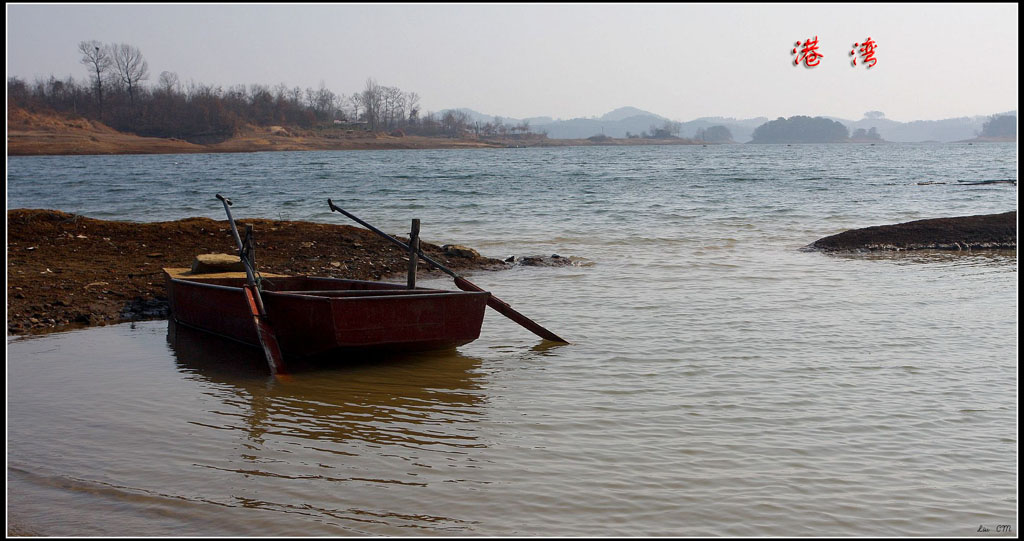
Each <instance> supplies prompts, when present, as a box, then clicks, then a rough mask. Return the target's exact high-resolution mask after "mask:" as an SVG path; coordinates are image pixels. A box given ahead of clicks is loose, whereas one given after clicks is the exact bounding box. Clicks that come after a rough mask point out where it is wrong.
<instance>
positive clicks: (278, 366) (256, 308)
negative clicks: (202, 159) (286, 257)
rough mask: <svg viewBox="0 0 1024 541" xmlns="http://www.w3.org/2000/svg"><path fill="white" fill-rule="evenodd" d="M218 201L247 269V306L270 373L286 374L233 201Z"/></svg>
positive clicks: (223, 199) (219, 196)
mask: <svg viewBox="0 0 1024 541" xmlns="http://www.w3.org/2000/svg"><path fill="white" fill-rule="evenodd" d="M217 199H220V202H221V203H224V212H227V213H228V224H229V225H231V234H232V235H233V236H234V237H235V244H237V245H238V258H239V259H241V260H242V265H243V266H244V267H245V281H246V284H245V285H244V286H242V289H243V290H244V291H245V300H246V304H248V306H249V313H250V314H252V321H253V325H255V327H256V335H257V336H259V339H260V345H261V346H263V354H264V355H265V356H266V357H267V365H268V366H270V373H271V374H272V375H277V374H279V373H285V372H286V370H285V366H284V359H283V357H282V355H281V347H280V346H279V345H278V344H277V336H276V335H275V334H274V329H273V328H272V327H271V326H270V321H268V319H267V309H266V308H264V306H263V297H261V296H260V290H259V287H257V285H256V276H255V271H253V269H252V264H251V263H250V262H249V259H248V258H247V257H245V247H244V246H243V245H242V238H241V237H239V236H238V229H237V228H236V227H235V219H234V218H232V217H231V200H230V199H227V198H226V197H224V196H222V195H221V194H217Z"/></svg>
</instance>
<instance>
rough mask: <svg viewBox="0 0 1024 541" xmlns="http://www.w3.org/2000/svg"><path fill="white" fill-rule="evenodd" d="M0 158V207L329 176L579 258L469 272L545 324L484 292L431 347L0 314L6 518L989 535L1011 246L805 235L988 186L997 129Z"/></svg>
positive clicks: (997, 512)
mask: <svg viewBox="0 0 1024 541" xmlns="http://www.w3.org/2000/svg"><path fill="white" fill-rule="evenodd" d="M8 168H9V169H8V184H7V196H8V208H9V209H10V208H54V209H59V210H63V211H67V212H74V213H80V214H84V215H87V216H90V217H95V218H103V219H120V220H125V219H127V220H135V221H163V220H176V219H180V218H185V217H190V216H209V217H212V218H216V219H224V215H223V208H222V207H221V206H220V205H219V202H218V201H216V200H215V199H214V197H213V196H214V194H215V193H218V192H219V193H222V194H225V195H227V196H229V197H231V198H233V199H234V201H235V206H234V207H233V212H234V213H235V216H236V217H237V218H244V217H266V218H282V219H295V220H310V221H322V222H329V223H349V222H346V221H345V218H344V217H343V216H341V215H339V214H332V213H331V212H330V211H329V209H328V207H327V204H326V200H327V198H328V197H330V198H333V199H334V200H335V202H336V203H337V204H339V205H340V206H341V207H343V208H345V209H346V210H349V211H351V212H353V213H354V214H356V215H357V216H360V217H361V218H363V219H364V220H367V221H368V222H370V223H373V224H375V225H377V226H378V227H380V228H382V229H384V230H385V231H389V232H393V233H396V234H398V233H400V234H405V232H407V231H408V230H409V220H410V219H412V218H421V219H422V221H423V231H422V236H423V238H424V240H426V241H429V242H435V243H458V244H465V245H468V246H472V247H474V248H476V249H478V250H479V251H480V252H482V253H483V254H485V255H489V256H493V257H501V258H504V257H507V256H509V255H518V256H523V255H539V254H543V255H550V254H552V253H557V254H559V255H562V256H575V257H579V258H583V263H582V264H581V265H578V266H572V267H563V268H535V267H521V268H515V269H513V270H508V271H502V272H497V273H483V274H477V275H474V276H472V277H471V279H472V280H473V281H474V282H475V283H477V284H478V285H480V286H482V287H485V288H488V289H490V290H491V291H493V292H494V293H495V294H497V295H498V296H500V297H501V298H502V299H504V300H506V301H508V302H510V303H511V304H512V305H513V306H514V307H516V308H517V309H518V310H519V311H521V312H523V313H524V314H526V315H528V316H530V317H532V318H534V319H535V320H537V321H538V322H540V323H541V324H543V325H545V326H546V327H548V328H550V329H552V330H553V331H555V332H556V333H558V334H560V335H562V336H564V337H566V338H567V339H569V340H570V341H571V342H572V344H571V345H567V346H552V345H550V344H548V343H542V342H540V341H539V340H538V339H537V338H536V337H535V336H534V335H532V334H530V333H529V332H528V331H525V330H523V329H522V328H520V327H518V326H516V325H515V324H513V323H511V322H509V321H507V320H505V319H504V318H503V317H501V316H500V315H499V314H497V313H496V312H493V311H489V312H488V315H487V318H486V319H485V322H484V328H483V332H482V335H481V337H480V339H479V340H477V341H476V342H473V343H471V344H468V345H466V346H463V347H460V348H459V349H458V350H456V351H451V352H443V353H435V354H429V355H416V356H408V357H401V358H396V359H393V360H390V361H388V362H386V363H370V362H365V361H363V360H360V359H347V360H345V362H344V363H342V364H341V365H339V366H338V367H335V368H329V369H321V370H315V371H307V372H303V373H298V374H294V375H291V376H289V377H287V378H282V379H273V378H271V377H269V376H268V371H267V369H266V368H265V365H264V361H263V360H262V358H261V356H260V352H259V351H258V350H245V349H243V350H240V349H239V348H238V347H236V346H235V345H233V344H231V343H225V342H222V341H220V340H218V339H212V338H210V337H207V336H205V335H202V334H201V333H195V332H189V331H188V330H187V329H179V328H175V326H173V325H170V324H169V323H168V322H166V321H152V322H143V323H138V324H135V325H127V324H126V325H118V326H111V327H105V328H97V329H88V330H80V331H74V332H67V333H60V334H54V335H48V336H41V337H33V338H27V339H26V338H18V339H12V338H8V343H7V483H8V484H7V487H8V488H7V490H8V503H7V512H8V521H9V525H10V528H11V529H10V530H9V531H15V532H27V533H35V534H40V535H58V536H59V535H88V536H94V535H95V536H101V535H102V536H181V535H213V536H232V535H239V536H257V535H258V536H263V535H266V536H304V535H319V536H330V535H474V536H517V535H518V536H522V535H532V536H539V535H551V536H659V535H669V536H824V535H839V536H972V535H1016V534H1017V531H1018V530H1017V528H1018V523H1017V508H1018V501H1017V484H1018V479H1017V443H1018V439H1017V438H1018V434H1017V421H1018V418H1017V394H1018V392H1017V360H1016V359H1017V254H1016V251H1009V252H988V253H983V252H975V253H966V252H965V253H898V254H881V255H879V254H873V255H843V256H836V255H826V254H821V253H815V252H804V251H801V250H800V248H802V247H803V246H805V245H807V244H809V243H811V242H813V241H814V240H817V239H818V238H821V237H824V236H827V235H831V234H835V233H838V232H841V231H844V230H847V229H851V228H857V227H866V226H871V225H883V224H891V223H899V222H906V221H910V220H917V219H924V218H936V217H947V216H962V215H972V214H988V213H997V212H1006V211H1010V210H1015V209H1016V208H1017V188H1016V186H1014V185H1005V184H997V185H983V186H965V185H962V184H959V183H958V182H957V181H959V180H985V179H1007V178H1012V179H1016V178H1017V149H1016V145H1015V144H984V145H965V144H947V145H910V144H906V145H904V144H900V145H877V146H868V145H831V146H818V145H793V146H788V145H773V146H753V145H732V146H709V147H701V146H689V147H629V148H616V147H589V148H557V149H506V150H430V151H381V152H377V151H356V152H296V153H262V154H219V155H170V156H81V157H12V158H9V159H8ZM918 182H937V183H944V184H931V185H919V184H918ZM256 233H257V236H258V234H259V232H258V231H257V232H256ZM186 263H187V262H182V264H186ZM423 285H428V286H437V287H445V288H450V287H451V283H450V280H442V279H435V280H430V281H427V282H426V283H424V284H423ZM982 528H987V529H988V530H989V531H988V532H979V529H982ZM1007 530H1009V531H1007Z"/></svg>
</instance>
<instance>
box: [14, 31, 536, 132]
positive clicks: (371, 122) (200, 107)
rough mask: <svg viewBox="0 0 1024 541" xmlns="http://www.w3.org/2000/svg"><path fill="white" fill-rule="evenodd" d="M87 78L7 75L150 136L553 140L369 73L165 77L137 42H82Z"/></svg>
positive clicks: (55, 102)
mask: <svg viewBox="0 0 1024 541" xmlns="http://www.w3.org/2000/svg"><path fill="white" fill-rule="evenodd" d="M78 53H79V54H80V59H81V63H82V64H83V66H85V69H86V71H87V74H88V75H87V79H86V80H85V81H83V82H79V81H76V80H75V79H74V77H72V76H70V75H69V76H68V77H67V78H66V79H57V78H56V77H54V76H52V75H51V76H50V77H49V78H48V79H37V80H36V81H34V82H31V83H29V82H26V81H24V80H22V79H20V78H18V77H9V78H8V79H7V96H8V100H9V103H11V104H13V105H16V106H19V107H23V108H25V109H28V110H37V109H49V110H54V111H58V112H65V113H72V114H75V115H79V116H82V117H85V118H88V119H91V120H96V121H99V122H102V123H104V124H106V125H108V126H110V127H112V128H114V129H116V130H119V131H124V132H128V133H134V134H137V135H142V136H148V137H166V138H178V139H184V140H188V141H193V142H209V141H215V140H222V139H226V138H228V137H231V136H232V135H234V134H236V133H237V132H238V130H239V129H240V128H242V127H243V126H245V125H255V126H275V125H282V126H293V127H299V128H303V129H310V130H313V129H337V128H340V129H353V130H357V129H358V130H367V131H370V132H389V133H395V134H398V133H401V134H402V135H405V134H410V135H427V136H447V137H461V136H465V135H467V134H474V135H476V136H479V137H488V136H494V137H545V135H544V134H535V133H533V132H532V131H531V129H530V125H529V123H528V122H526V121H523V122H520V123H509V124H506V123H504V122H502V120H501V119H500V118H495V120H494V121H493V122H484V123H481V122H473V121H472V120H471V118H470V116H469V114H467V113H466V112H464V111H458V110H447V111H444V112H442V113H434V112H427V113H425V114H424V113H423V111H422V109H421V106H420V96H419V95H418V94H417V93H415V92H405V91H403V90H401V89H399V88H397V87H393V86H384V85H381V84H378V83H377V82H376V81H375V80H373V79H372V78H371V79H367V81H366V85H365V87H364V88H363V89H362V90H361V91H357V92H354V93H352V94H349V95H346V94H336V93H335V92H333V91H331V90H330V89H328V88H327V87H326V86H325V85H324V83H323V82H321V83H320V86H319V88H315V89H314V88H306V89H305V90H303V89H302V88H300V87H297V86H295V87H289V86H288V85H286V84H284V83H280V84H278V85H276V86H273V87H271V86H269V85H264V84H251V85H248V86H246V85H243V84H238V85H234V86H231V87H228V88H222V87H220V86H213V85H208V84H202V83H197V82H194V81H189V82H187V83H183V82H182V81H181V80H180V79H179V77H178V75H177V74H176V73H174V72H169V71H163V72H161V73H160V74H159V76H158V77H157V81H156V84H154V85H151V86H150V85H147V84H146V81H149V80H150V76H151V73H150V71H149V64H148V63H147V62H146V60H145V58H144V57H143V55H142V53H141V52H140V51H139V49H138V48H136V47H134V46H132V45H128V44H123V43H112V44H104V43H100V42H98V41H95V40H93V41H82V42H80V43H79V45H78Z"/></svg>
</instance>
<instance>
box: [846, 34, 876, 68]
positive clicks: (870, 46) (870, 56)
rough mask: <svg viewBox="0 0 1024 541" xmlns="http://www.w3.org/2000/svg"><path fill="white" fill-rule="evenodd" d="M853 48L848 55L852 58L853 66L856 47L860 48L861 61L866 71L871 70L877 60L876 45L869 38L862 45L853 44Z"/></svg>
mask: <svg viewBox="0 0 1024 541" xmlns="http://www.w3.org/2000/svg"><path fill="white" fill-rule="evenodd" d="M853 47H854V48H853V50H852V51H850V55H852V56H853V65H854V66H856V65H857V47H860V56H861V61H862V62H863V63H864V64H865V65H867V67H868V69H871V68H872V67H874V65H875V64H877V63H878V59H877V58H875V49H877V48H878V43H876V42H875V40H873V39H871V37H870V36H869V37H868V39H866V40H864V43H854V44H853Z"/></svg>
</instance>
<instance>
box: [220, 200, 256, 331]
mask: <svg viewBox="0 0 1024 541" xmlns="http://www.w3.org/2000/svg"><path fill="white" fill-rule="evenodd" d="M217 199H220V202H221V203H224V212H226V213H227V215H228V225H230V226H231V236H233V237H234V238H235V245H236V246H238V258H239V259H241V260H242V266H243V267H245V280H246V283H248V284H249V285H250V286H252V287H253V289H254V290H255V291H256V304H257V305H258V307H259V309H260V315H262V316H264V317H266V315H267V310H266V308H264V307H263V298H262V297H260V292H259V289H258V288H257V287H256V273H255V271H253V269H252V267H251V266H249V260H248V259H246V257H245V245H244V244H242V237H240V236H239V235H238V228H237V227H235V218H234V217H233V216H231V200H230V199H228V198H226V197H224V196H223V195H221V194H217Z"/></svg>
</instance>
